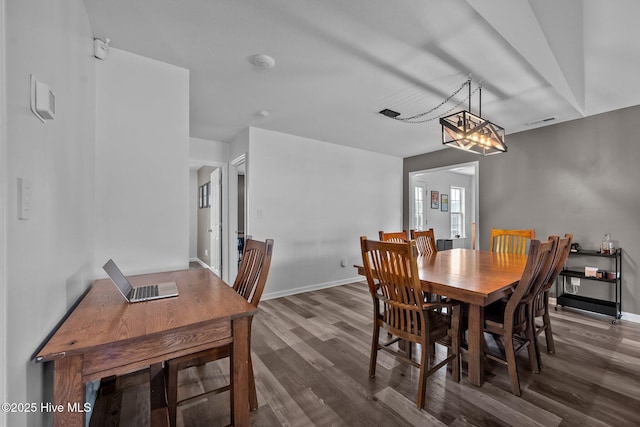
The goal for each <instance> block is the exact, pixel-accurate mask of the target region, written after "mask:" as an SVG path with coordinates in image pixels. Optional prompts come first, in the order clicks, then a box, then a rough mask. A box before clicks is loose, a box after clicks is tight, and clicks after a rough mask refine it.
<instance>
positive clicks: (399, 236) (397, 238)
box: [378, 230, 409, 243]
mask: <svg viewBox="0 0 640 427" xmlns="http://www.w3.org/2000/svg"><path fill="white" fill-rule="evenodd" d="M378 235H379V236H380V241H381V242H393V243H405V242H408V241H409V233H407V230H402V231H393V232H390V233H385V232H384V231H380V232H379V233H378Z"/></svg>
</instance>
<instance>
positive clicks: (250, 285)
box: [233, 239, 273, 307]
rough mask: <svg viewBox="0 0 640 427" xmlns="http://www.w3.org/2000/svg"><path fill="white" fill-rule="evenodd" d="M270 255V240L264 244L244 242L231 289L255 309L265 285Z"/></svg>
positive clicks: (271, 245) (256, 241)
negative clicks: (240, 260)
mask: <svg viewBox="0 0 640 427" xmlns="http://www.w3.org/2000/svg"><path fill="white" fill-rule="evenodd" d="M272 253H273V240H272V239H267V240H266V241H264V242H260V241H258V240H252V239H247V240H246V241H245V244H244V252H243V254H242V262H241V263H240V267H239V268H238V275H237V276H236V280H235V282H233V289H234V290H235V291H236V292H237V293H239V294H240V295H242V296H243V297H244V298H245V299H246V300H247V301H249V303H251V304H253V305H254V306H255V307H257V306H258V304H259V303H260V298H261V297H262V291H264V285H265V284H266V283H267V275H268V274H269V267H270V266H271V254H272Z"/></svg>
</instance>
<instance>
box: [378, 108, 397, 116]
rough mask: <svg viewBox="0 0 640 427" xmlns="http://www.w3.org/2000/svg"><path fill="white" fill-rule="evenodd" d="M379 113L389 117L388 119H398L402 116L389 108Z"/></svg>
mask: <svg viewBox="0 0 640 427" xmlns="http://www.w3.org/2000/svg"><path fill="white" fill-rule="evenodd" d="M379 113H380V114H382V115H383V116H387V117H391V118H395V117H398V116H399V115H400V113H398V112H397V111H393V110H389V109H388V108H385V109H384V110H382V111H380V112H379Z"/></svg>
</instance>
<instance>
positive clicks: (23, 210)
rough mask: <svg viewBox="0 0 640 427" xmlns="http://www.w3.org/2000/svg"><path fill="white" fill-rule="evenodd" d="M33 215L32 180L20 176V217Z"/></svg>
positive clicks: (25, 217) (26, 217)
mask: <svg viewBox="0 0 640 427" xmlns="http://www.w3.org/2000/svg"><path fill="white" fill-rule="evenodd" d="M29 216H31V181H30V180H28V179H24V178H18V219H29Z"/></svg>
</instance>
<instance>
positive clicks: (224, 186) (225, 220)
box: [187, 159, 229, 283]
mask: <svg viewBox="0 0 640 427" xmlns="http://www.w3.org/2000/svg"><path fill="white" fill-rule="evenodd" d="M203 166H211V167H216V168H220V169H222V171H221V175H222V183H221V185H220V191H222V197H221V198H220V200H221V203H222V233H221V236H222V254H221V255H222V259H221V265H222V280H224V281H225V282H227V283H229V269H228V268H225V266H227V264H228V263H229V254H228V251H225V250H224V248H226V247H228V245H229V242H228V233H226V232H225V230H228V229H229V191H228V188H229V183H228V173H229V164H228V163H226V162H218V161H215V160H204V159H189V170H191V169H192V168H198V169H199V168H201V167H203ZM197 184H198V183H197V181H196V188H195V189H194V190H193V191H197V190H198V185H197ZM225 192H226V193H227V194H226V195H225V194H224V193H225ZM196 212H197V211H196ZM196 221H197V217H196ZM187 255H188V254H187Z"/></svg>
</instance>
